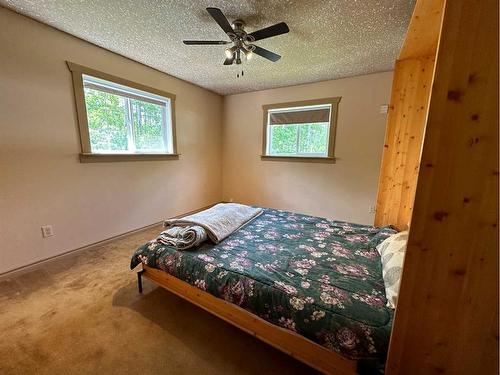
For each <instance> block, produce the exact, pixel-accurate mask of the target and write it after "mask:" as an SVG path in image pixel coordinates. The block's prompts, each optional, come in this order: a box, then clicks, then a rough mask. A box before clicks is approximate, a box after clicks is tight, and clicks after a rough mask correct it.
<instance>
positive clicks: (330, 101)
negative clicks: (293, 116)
mask: <svg viewBox="0 0 500 375" xmlns="http://www.w3.org/2000/svg"><path fill="white" fill-rule="evenodd" d="M340 99H341V97H340V96H337V97H332V98H322V99H312V100H302V101H297V102H285V103H273V104H265V105H263V106H262V112H263V128H262V154H261V160H275V161H280V160H281V161H305V162H319V163H334V162H335V155H334V153H335V134H336V130H337V116H338V105H339V102H340ZM319 105H331V109H330V123H329V129H328V152H327V155H326V156H318V155H313V156H307V155H303V154H301V155H272V154H269V153H268V137H269V134H270V132H269V130H270V129H269V128H270V126H271V125H269V111H270V110H276V109H287V108H296V107H310V106H319Z"/></svg>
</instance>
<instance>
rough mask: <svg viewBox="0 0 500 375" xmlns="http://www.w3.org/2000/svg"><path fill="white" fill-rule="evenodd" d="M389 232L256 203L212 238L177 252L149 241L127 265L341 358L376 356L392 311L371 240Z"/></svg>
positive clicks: (390, 231)
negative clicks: (158, 273) (258, 210)
mask: <svg viewBox="0 0 500 375" xmlns="http://www.w3.org/2000/svg"><path fill="white" fill-rule="evenodd" d="M393 233H395V231H394V230H393V229H391V228H389V227H383V228H377V227H373V226H366V225H358V224H351V223H346V222H340V221H331V220H328V219H324V218H319V217H314V216H308V215H301V214H296V213H292V212H287V211H281V210H274V209H264V212H263V214H262V215H261V216H259V217H258V218H256V219H254V220H253V221H251V222H250V223H249V224H247V225H246V226H244V227H243V228H240V229H239V230H238V231H236V232H234V233H233V234H232V235H231V236H229V237H228V238H226V239H225V240H224V241H222V242H221V243H219V244H217V245H214V244H212V243H209V242H207V243H205V244H203V245H201V246H200V247H198V248H196V249H193V250H191V251H182V252H181V251H177V250H175V248H172V247H169V246H165V245H163V244H161V243H158V242H156V241H155V240H153V241H150V242H149V243H146V244H144V245H143V246H141V247H139V249H137V251H136V252H135V253H134V255H133V256H132V260H131V268H135V267H136V266H137V265H138V264H139V263H141V262H142V263H144V264H146V265H148V266H149V267H153V268H157V269H161V270H163V271H165V272H167V273H169V274H170V275H172V276H174V277H176V278H178V279H180V280H183V281H185V282H187V283H189V284H191V285H194V286H195V287H197V288H199V289H201V290H204V291H206V292H208V293H210V294H212V295H214V296H216V297H218V298H222V299H224V300H226V301H228V302H231V303H234V304H236V305H238V306H240V307H242V308H244V309H246V310H248V311H250V312H251V313H253V314H255V315H257V316H259V317H261V318H263V319H265V320H266V321H268V322H270V323H272V324H275V325H278V326H281V327H284V328H286V329H289V330H292V331H295V332H296V333H298V334H300V335H302V336H305V337H307V338H308V339H310V340H312V341H314V342H316V343H318V344H320V345H323V346H325V347H327V348H328V349H330V350H333V351H335V352H338V353H340V354H341V355H343V356H345V357H347V358H349V359H362V358H363V359H364V358H379V359H380V358H383V357H385V355H386V353H387V348H388V343H389V336H390V331H391V324H392V317H393V312H392V310H391V309H390V308H388V307H386V303H387V300H386V297H385V288H384V282H383V279H382V269H381V262H380V255H379V254H378V252H377V250H376V246H377V245H378V244H379V243H380V242H382V241H383V240H384V239H386V238H387V237H388V236H390V235H391V234H393Z"/></svg>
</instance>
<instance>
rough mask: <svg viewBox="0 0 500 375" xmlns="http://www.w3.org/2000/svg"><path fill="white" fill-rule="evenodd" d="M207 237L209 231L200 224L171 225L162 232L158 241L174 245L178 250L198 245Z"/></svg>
mask: <svg viewBox="0 0 500 375" xmlns="http://www.w3.org/2000/svg"><path fill="white" fill-rule="evenodd" d="M206 239H207V232H206V230H205V229H203V228H202V227H200V226H199V225H192V226H189V227H180V226H179V227H171V228H169V229H167V230H164V231H163V232H161V233H160V235H159V236H158V238H157V239H156V241H158V242H160V243H162V244H164V245H168V246H173V247H175V248H176V249H177V250H187V249H189V248H191V247H195V246H198V245H199V244H201V243H202V242H203V241H205V240H206Z"/></svg>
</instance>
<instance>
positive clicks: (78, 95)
mask: <svg viewBox="0 0 500 375" xmlns="http://www.w3.org/2000/svg"><path fill="white" fill-rule="evenodd" d="M66 64H67V65H68V68H69V70H70V71H71V75H72V81H73V91H74V95H75V104H76V113H77V120H78V128H79V133H80V146H81V153H80V162H82V163H93V162H115V161H140V160H169V159H178V158H179V154H178V153H177V137H176V130H175V128H176V127H175V98H176V96H175V95H174V94H172V93H169V92H166V91H163V90H159V89H156V88H153V87H149V86H146V85H142V84H140V83H136V82H132V81H129V80H127V79H124V78H120V77H116V76H113V75H111V74H108V73H104V72H100V71H98V70H95V69H92V68H87V67H85V66H82V65H78V64H75V63H72V62H70V61H67V62H66ZM84 75H87V76H91V77H95V78H97V79H102V80H105V81H109V82H111V83H115V84H118V85H122V86H127V87H130V88H132V89H136V90H140V91H144V92H147V93H151V94H154V95H158V96H161V97H164V98H167V99H169V101H170V111H169V112H170V117H171V119H170V123H171V136H172V152H170V153H147V152H135V153H120V152H113V153H93V152H92V148H91V145H90V135H89V127H88V121H87V107H86V105H85V91H84V84H83V76H84ZM167 112H168V109H167Z"/></svg>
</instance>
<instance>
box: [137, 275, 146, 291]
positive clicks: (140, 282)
mask: <svg viewBox="0 0 500 375" xmlns="http://www.w3.org/2000/svg"><path fill="white" fill-rule="evenodd" d="M143 273H144V270H140V271H138V272H137V288H138V289H139V293H141V294H142V274H143Z"/></svg>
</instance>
